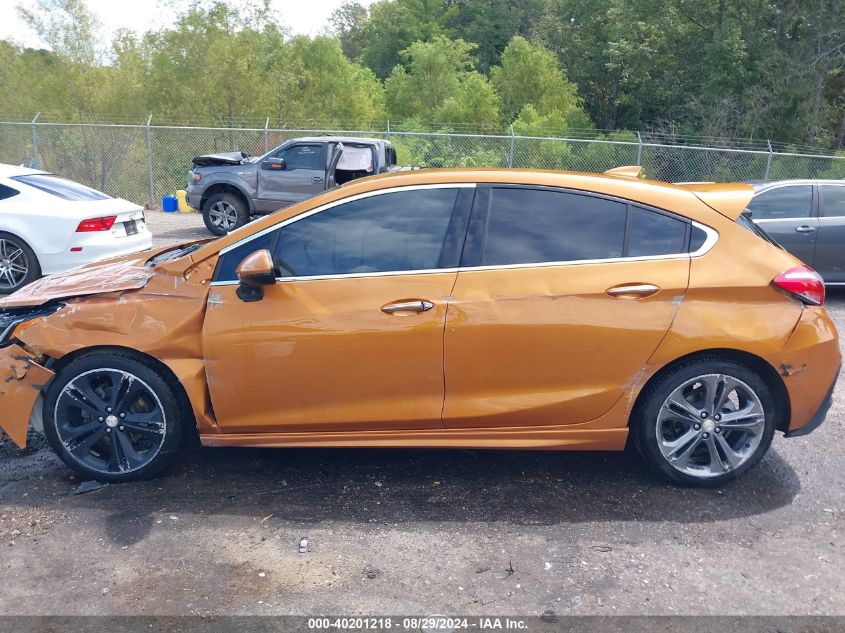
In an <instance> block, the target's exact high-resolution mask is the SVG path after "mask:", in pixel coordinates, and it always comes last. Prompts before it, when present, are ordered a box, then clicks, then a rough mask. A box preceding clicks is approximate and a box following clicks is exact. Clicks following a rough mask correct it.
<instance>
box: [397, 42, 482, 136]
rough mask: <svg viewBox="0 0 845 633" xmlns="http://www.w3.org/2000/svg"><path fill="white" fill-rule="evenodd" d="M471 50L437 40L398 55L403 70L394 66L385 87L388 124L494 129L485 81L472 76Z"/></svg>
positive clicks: (461, 43) (414, 46)
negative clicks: (403, 121)
mask: <svg viewBox="0 0 845 633" xmlns="http://www.w3.org/2000/svg"><path fill="white" fill-rule="evenodd" d="M473 49H474V45H472V44H468V43H467V42H464V41H463V40H450V39H447V38H445V37H443V36H439V35H438V36H434V37H433V38H432V39H431V40H430V41H428V42H422V41H418V42H414V43H413V44H411V46H409V47H408V48H407V49H406V50H404V51H402V55H403V58H404V59H405V61H406V65H407V68H406V67H405V66H396V67H395V68H394V69H393V72H392V73H391V74H390V77H388V79H387V81H386V82H385V99H386V102H387V109H388V113H389V115H390V118H392V119H400V120H401V119H409V118H415V119H419V120H421V121H425V122H434V123H446V124H448V123H471V124H475V125H476V126H480V127H488V128H489V127H492V126H495V125H496V124H497V123H498V121H499V108H498V100H497V99H496V96H495V94H494V93H493V90H492V89H491V87H490V85H489V82H488V81H487V79H486V78H485V77H484V76H482V75H480V74H478V73H477V72H475V71H473V70H472V68H473V58H472V51H473Z"/></svg>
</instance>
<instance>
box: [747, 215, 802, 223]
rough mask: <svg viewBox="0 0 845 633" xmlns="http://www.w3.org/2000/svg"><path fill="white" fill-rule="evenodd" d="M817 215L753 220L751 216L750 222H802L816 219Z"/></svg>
mask: <svg viewBox="0 0 845 633" xmlns="http://www.w3.org/2000/svg"><path fill="white" fill-rule="evenodd" d="M818 219H819V217H818V216H815V215H802V216H801V217H798V218H760V219H759V220H755V219H754V216H753V215H752V216H751V221H752V222H757V223H760V222H803V221H805V220H818Z"/></svg>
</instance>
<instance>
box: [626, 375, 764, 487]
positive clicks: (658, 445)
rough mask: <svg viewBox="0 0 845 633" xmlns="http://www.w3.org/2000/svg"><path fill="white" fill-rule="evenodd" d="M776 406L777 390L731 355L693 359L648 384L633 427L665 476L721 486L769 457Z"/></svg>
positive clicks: (682, 481) (642, 449)
mask: <svg viewBox="0 0 845 633" xmlns="http://www.w3.org/2000/svg"><path fill="white" fill-rule="evenodd" d="M775 411H776V406H775V401H774V398H773V396H772V392H771V390H770V389H769V387H768V385H767V384H766V382H765V381H764V380H763V379H762V378H760V376H758V375H757V374H756V373H754V372H753V371H751V370H749V369H748V368H746V367H744V366H742V365H739V364H737V363H734V362H731V361H723V360H719V359H694V360H690V361H688V362H686V363H683V364H681V365H679V366H677V367H675V368H673V369H672V370H671V371H669V372H667V373H666V374H664V375H663V376H661V377H659V378H658V379H657V380H656V381H655V383H654V384H652V385H649V386H648V387H647V388H646V391H645V392H644V393H643V397H642V399H641V405H639V406H638V407H637V410H636V411H635V413H634V416H633V419H632V428H631V432H632V433H633V437H634V441H635V443H636V445H637V447H638V448H639V450H640V452H641V453H642V455H643V456H644V457H645V459H646V461H648V462H649V463H650V464H651V466H652V467H654V468H655V469H656V470H657V471H658V472H659V473H660V474H662V475H663V476H664V477H665V478H667V479H669V480H670V481H672V482H675V483H680V484H684V485H690V486H698V487H715V486H719V485H721V484H723V483H725V482H727V481H730V480H732V479H736V478H737V477H739V476H741V475H742V474H743V473H745V472H746V471H747V470H748V469H750V468H751V467H753V466H754V465H755V464H757V463H758V462H759V461H760V460H761V459H762V458H763V456H764V455H765V454H766V451H768V449H769V446H770V445H771V442H772V437H773V435H774V429H775Z"/></svg>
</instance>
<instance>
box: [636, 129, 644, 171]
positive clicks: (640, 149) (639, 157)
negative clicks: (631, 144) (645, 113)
mask: <svg viewBox="0 0 845 633" xmlns="http://www.w3.org/2000/svg"><path fill="white" fill-rule="evenodd" d="M642 164H643V137H642V135H641V134H640V131H639V130H637V165H640V166H642Z"/></svg>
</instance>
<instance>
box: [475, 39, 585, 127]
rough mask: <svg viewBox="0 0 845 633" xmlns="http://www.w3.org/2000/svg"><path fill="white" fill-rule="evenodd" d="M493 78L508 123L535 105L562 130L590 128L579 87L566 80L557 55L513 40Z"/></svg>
mask: <svg viewBox="0 0 845 633" xmlns="http://www.w3.org/2000/svg"><path fill="white" fill-rule="evenodd" d="M490 76H491V79H492V81H493V85H494V86H495V87H496V90H497V92H498V93H499V96H500V97H501V99H502V113H503V115H504V116H505V118H506V119H507V120H511V121H512V120H513V119H515V118H517V117H519V116H520V115H521V113H522V111H523V109H524V108H525V107H526V106H527V105H532V106H533V107H534V110H535V112H536V113H537V114H540V115H542V116H547V117H551V118H550V120H549V122H550V123H551V122H552V119H555V120H557V119H560V122H561V124H562V125H561V129H566V128H570V127H588V125H589V119H588V118H587V116H586V115H585V114H584V111H583V110H582V109H581V100H580V98H579V97H578V95H577V90H578V88H577V86H575V85H574V84H573V83H571V82H570V81H568V80H567V79H566V74H565V73H564V72H563V70H562V69H561V68H560V66H559V64H558V61H557V59H556V58H555V56H554V54H553V53H552V52H551V51H549V50H548V49H546V48H544V47H543V46H540V45H537V44H531V43H530V42H529V41H528V40H526V39H525V38H523V37H519V36H517V37H514V38H513V39H512V40H511V41H510V42H509V43H508V45H507V47H506V48H505V50H504V52H503V53H502V65H501V66H496V67H494V68H493V69H492V71H491V73H490ZM532 116H533V115H532Z"/></svg>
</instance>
